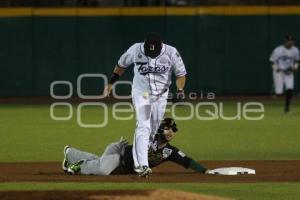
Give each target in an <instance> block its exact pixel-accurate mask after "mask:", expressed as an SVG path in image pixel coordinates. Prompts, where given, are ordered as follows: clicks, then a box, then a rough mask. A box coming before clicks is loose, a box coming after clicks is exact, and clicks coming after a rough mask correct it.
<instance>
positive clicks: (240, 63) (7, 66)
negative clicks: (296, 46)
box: [0, 6, 300, 96]
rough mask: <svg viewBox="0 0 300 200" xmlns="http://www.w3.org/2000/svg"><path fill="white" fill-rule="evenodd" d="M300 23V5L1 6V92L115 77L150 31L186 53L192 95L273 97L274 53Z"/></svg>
mask: <svg viewBox="0 0 300 200" xmlns="http://www.w3.org/2000/svg"><path fill="white" fill-rule="evenodd" d="M299 21H300V7H296V6H294V7H267V6H248V7H240V6H225V7H224V6H218V7H196V8H164V7H159V8H152V7H150V8H62V9H59V8H56V9H53V8H52V9H49V8H14V9H12V8H6V9H0V44H1V48H0V58H1V65H0V72H1V73H0V95H1V96H6V95H48V94H49V86H50V83H51V82H52V81H55V80H68V81H70V82H72V83H73V84H74V86H75V89H76V80H77V77H78V75H80V74H82V73H104V74H107V75H110V73H111V71H112V68H113V67H114V65H115V64H116V62H117V60H118V58H119V56H120V55H121V54H122V52H124V51H125V50H126V48H127V47H128V46H129V45H131V44H132V43H134V42H139V41H142V40H143V38H144V36H145V34H147V33H148V32H151V31H155V32H159V33H161V34H162V36H163V38H164V41H165V42H166V43H169V44H171V45H173V46H176V47H177V48H178V50H179V51H180V53H181V55H182V57H183V59H184V61H185V64H186V67H187V70H188V73H189V75H188V83H187V88H186V90H187V91H196V92H200V91H204V92H207V91H209V92H216V93H217V94H258V93H259V94H269V93H270V91H271V89H272V77H271V68H270V64H269V62H268V58H269V55H270V53H271V51H272V49H273V48H274V47H275V46H276V45H278V44H280V43H281V42H282V38H283V36H284V35H285V34H286V33H291V34H293V35H294V36H295V37H296V39H299V38H300V26H299V25H298V24H299ZM131 75H132V71H130V72H127V73H126V75H125V77H124V78H123V79H124V80H126V79H130V77H131ZM101 84H102V83H98V82H97V81H96V79H90V80H87V81H85V83H84V84H83V92H84V93H89V94H96V93H97V92H99V89H100V87H101ZM124 90H125V89H124ZM56 91H57V93H60V92H61V93H64V88H60V87H57V88H56Z"/></svg>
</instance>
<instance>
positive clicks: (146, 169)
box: [138, 166, 152, 178]
mask: <svg viewBox="0 0 300 200" xmlns="http://www.w3.org/2000/svg"><path fill="white" fill-rule="evenodd" d="M141 169H142V171H141V172H140V173H138V174H139V177H145V178H148V177H149V175H150V174H152V169H151V168H150V167H148V166H143V167H142V168H141Z"/></svg>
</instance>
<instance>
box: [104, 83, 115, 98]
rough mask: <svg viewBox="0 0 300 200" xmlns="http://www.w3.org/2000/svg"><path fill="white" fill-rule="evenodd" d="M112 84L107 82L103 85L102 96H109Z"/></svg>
mask: <svg viewBox="0 0 300 200" xmlns="http://www.w3.org/2000/svg"><path fill="white" fill-rule="evenodd" d="M112 86H113V85H112V84H110V83H109V84H107V86H105V88H104V90H103V95H104V97H109V95H110V93H111V91H112Z"/></svg>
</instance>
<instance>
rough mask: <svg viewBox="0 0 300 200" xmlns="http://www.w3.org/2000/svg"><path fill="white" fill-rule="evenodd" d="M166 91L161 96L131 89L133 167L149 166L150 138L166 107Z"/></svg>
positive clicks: (154, 132)
mask: <svg viewBox="0 0 300 200" xmlns="http://www.w3.org/2000/svg"><path fill="white" fill-rule="evenodd" d="M167 97H168V91H166V92H165V93H164V94H162V95H161V96H152V95H149V93H147V92H142V91H139V90H137V89H134V88H133V89H132V102H133V105H134V108H135V112H136V129H135V134H134V139H133V148H132V154H133V160H134V167H135V168H138V167H140V166H149V163H148V148H149V140H150V137H154V135H155V134H156V131H157V129H158V127H159V123H160V121H161V120H162V119H163V117H164V114H165V110H166V105H167Z"/></svg>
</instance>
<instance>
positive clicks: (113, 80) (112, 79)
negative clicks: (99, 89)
mask: <svg viewBox="0 0 300 200" xmlns="http://www.w3.org/2000/svg"><path fill="white" fill-rule="evenodd" d="M119 78H120V76H119V74H117V73H113V74H112V75H111V76H110V79H109V83H110V84H114V83H115V82H116V81H117V80H119Z"/></svg>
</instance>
